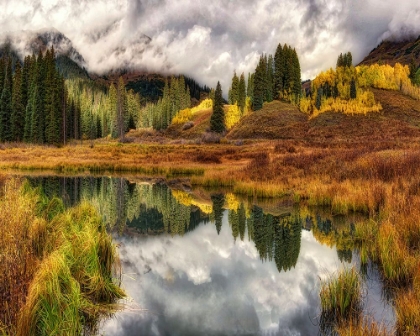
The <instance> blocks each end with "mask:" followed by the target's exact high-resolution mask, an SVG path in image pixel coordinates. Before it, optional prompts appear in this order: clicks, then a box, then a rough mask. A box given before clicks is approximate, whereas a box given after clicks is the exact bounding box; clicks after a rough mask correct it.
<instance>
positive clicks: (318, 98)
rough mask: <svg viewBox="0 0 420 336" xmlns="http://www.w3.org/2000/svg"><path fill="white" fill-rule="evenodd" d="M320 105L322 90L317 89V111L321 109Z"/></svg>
mask: <svg viewBox="0 0 420 336" xmlns="http://www.w3.org/2000/svg"><path fill="white" fill-rule="evenodd" d="M321 103H322V88H318V91H317V93H316V102H315V107H316V108H317V109H318V110H319V109H320V108H321Z"/></svg>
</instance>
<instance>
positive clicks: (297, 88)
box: [291, 49, 302, 103]
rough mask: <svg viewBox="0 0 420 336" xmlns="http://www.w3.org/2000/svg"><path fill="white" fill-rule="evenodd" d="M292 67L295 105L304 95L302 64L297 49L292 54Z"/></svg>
mask: <svg viewBox="0 0 420 336" xmlns="http://www.w3.org/2000/svg"><path fill="white" fill-rule="evenodd" d="M291 59H292V60H291V65H292V76H291V77H292V83H293V84H292V87H291V89H292V95H293V98H294V99H295V103H297V102H298V101H299V99H300V96H301V93H302V80H301V73H300V63H299V58H298V55H297V52H296V50H295V49H293V50H292V53H291Z"/></svg>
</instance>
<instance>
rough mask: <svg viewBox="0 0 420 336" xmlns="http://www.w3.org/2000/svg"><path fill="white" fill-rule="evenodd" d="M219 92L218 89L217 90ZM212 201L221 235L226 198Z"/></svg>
mask: <svg viewBox="0 0 420 336" xmlns="http://www.w3.org/2000/svg"><path fill="white" fill-rule="evenodd" d="M216 91H217V88H216ZM210 197H211V201H212V203H213V214H214V221H215V224H216V230H217V234H219V233H220V230H221V229H222V219H223V205H224V203H225V196H224V195H223V194H216V195H211V196H210Z"/></svg>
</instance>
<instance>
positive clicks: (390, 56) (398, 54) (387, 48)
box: [360, 36, 420, 66]
mask: <svg viewBox="0 0 420 336" xmlns="http://www.w3.org/2000/svg"><path fill="white" fill-rule="evenodd" d="M413 58H414V60H415V62H416V64H417V66H420V36H419V37H418V38H417V39H412V40H408V41H402V42H392V41H383V42H381V43H380V44H379V45H378V46H377V47H376V48H375V49H373V50H372V51H371V52H370V53H369V55H367V56H366V57H365V58H364V59H363V61H362V62H360V65H370V64H374V63H384V64H389V65H395V63H401V64H410V62H411V61H412V59H413Z"/></svg>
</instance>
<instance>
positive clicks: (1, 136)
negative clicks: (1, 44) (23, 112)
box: [0, 58, 13, 141]
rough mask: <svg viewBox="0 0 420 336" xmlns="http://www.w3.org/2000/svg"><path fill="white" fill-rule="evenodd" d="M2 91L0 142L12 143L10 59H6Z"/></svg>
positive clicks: (0, 102)
mask: <svg viewBox="0 0 420 336" xmlns="http://www.w3.org/2000/svg"><path fill="white" fill-rule="evenodd" d="M6 62H7V66H6V71H5V77H4V85H3V91H2V94H1V101H0V141H12V138H13V137H12V128H11V117H12V86H13V78H12V59H11V58H8V59H7V61H6Z"/></svg>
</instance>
